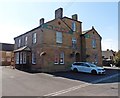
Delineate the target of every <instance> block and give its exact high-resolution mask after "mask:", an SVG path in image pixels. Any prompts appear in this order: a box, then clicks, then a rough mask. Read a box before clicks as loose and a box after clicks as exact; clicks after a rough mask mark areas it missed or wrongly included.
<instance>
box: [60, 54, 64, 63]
mask: <svg viewBox="0 0 120 98" xmlns="http://www.w3.org/2000/svg"><path fill="white" fill-rule="evenodd" d="M60 64H64V52H61V53H60Z"/></svg>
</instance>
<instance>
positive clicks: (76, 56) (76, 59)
mask: <svg viewBox="0 0 120 98" xmlns="http://www.w3.org/2000/svg"><path fill="white" fill-rule="evenodd" d="M75 62H80V53H76V54H75Z"/></svg>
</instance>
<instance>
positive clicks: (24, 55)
mask: <svg viewBox="0 0 120 98" xmlns="http://www.w3.org/2000/svg"><path fill="white" fill-rule="evenodd" d="M23 64H26V52H23Z"/></svg>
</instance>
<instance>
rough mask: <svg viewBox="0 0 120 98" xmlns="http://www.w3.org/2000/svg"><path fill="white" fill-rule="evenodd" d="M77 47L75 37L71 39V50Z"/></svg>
mask: <svg viewBox="0 0 120 98" xmlns="http://www.w3.org/2000/svg"><path fill="white" fill-rule="evenodd" d="M76 47H77V40H76V38H75V37H73V38H72V48H74V49H75V48H76Z"/></svg>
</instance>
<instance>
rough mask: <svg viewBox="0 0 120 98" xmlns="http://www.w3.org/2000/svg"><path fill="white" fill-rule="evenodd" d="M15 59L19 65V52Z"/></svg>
mask: <svg viewBox="0 0 120 98" xmlns="http://www.w3.org/2000/svg"><path fill="white" fill-rule="evenodd" d="M15 58H16V60H15V61H16V62H15V63H16V64H19V52H17V53H15Z"/></svg>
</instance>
